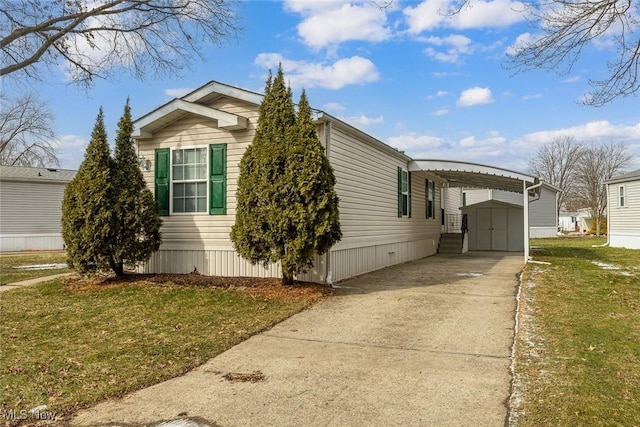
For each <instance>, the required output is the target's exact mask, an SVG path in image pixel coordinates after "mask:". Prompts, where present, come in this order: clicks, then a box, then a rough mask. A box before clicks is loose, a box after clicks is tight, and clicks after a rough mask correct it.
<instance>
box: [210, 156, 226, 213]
mask: <svg viewBox="0 0 640 427" xmlns="http://www.w3.org/2000/svg"><path fill="white" fill-rule="evenodd" d="M226 213H227V144H211V145H209V215H226Z"/></svg>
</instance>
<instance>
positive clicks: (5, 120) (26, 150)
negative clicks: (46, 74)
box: [0, 94, 59, 166]
mask: <svg viewBox="0 0 640 427" xmlns="http://www.w3.org/2000/svg"><path fill="white" fill-rule="evenodd" d="M0 164H1V165H3V166H57V165H59V161H58V158H57V156H56V146H55V133H54V131H53V114H52V113H51V110H49V108H48V107H47V105H46V104H42V103H41V102H40V101H39V100H38V98H37V97H36V96H35V95H33V94H28V95H24V96H21V97H18V98H14V99H10V98H8V97H7V96H5V95H3V94H0Z"/></svg>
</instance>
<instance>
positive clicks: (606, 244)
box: [591, 184, 611, 248]
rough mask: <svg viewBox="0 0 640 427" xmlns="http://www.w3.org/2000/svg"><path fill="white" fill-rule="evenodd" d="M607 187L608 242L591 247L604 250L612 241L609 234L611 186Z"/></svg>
mask: <svg viewBox="0 0 640 427" xmlns="http://www.w3.org/2000/svg"><path fill="white" fill-rule="evenodd" d="M606 185H607V241H606V242H604V243H603V244H601V245H591V247H592V248H603V247H605V246H609V243H610V240H609V239H610V237H609V234H610V233H609V228H610V227H609V218H611V215H609V209H610V205H611V203H609V202H610V200H609V184H606Z"/></svg>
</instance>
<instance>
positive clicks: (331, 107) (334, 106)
mask: <svg viewBox="0 0 640 427" xmlns="http://www.w3.org/2000/svg"><path fill="white" fill-rule="evenodd" d="M324 109H325V110H327V111H344V110H345V109H346V108H345V106H344V105H342V104H339V103H337V102H328V103H326V104H324Z"/></svg>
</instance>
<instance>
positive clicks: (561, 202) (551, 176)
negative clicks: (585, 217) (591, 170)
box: [529, 136, 582, 216]
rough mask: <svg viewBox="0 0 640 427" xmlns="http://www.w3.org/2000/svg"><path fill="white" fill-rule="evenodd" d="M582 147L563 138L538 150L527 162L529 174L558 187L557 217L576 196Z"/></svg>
mask: <svg viewBox="0 0 640 427" xmlns="http://www.w3.org/2000/svg"><path fill="white" fill-rule="evenodd" d="M581 152H582V145H581V144H579V143H577V142H576V141H575V139H574V138H573V137H570V136H565V137H561V138H558V139H555V140H553V141H551V142H550V143H549V144H545V145H543V146H542V147H540V148H539V149H538V152H537V153H536V155H535V157H533V158H531V159H530V160H529V172H530V173H532V174H533V175H535V176H538V177H539V178H542V180H543V181H545V182H548V183H549V184H551V185H555V186H556V187H559V188H560V189H561V190H562V192H561V193H560V194H559V196H558V216H559V214H560V208H563V207H566V204H567V202H568V201H570V200H572V199H574V198H575V196H576V187H577V166H578V163H579V162H580V155H581Z"/></svg>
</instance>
